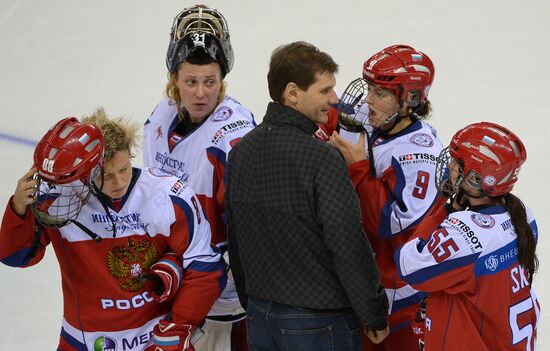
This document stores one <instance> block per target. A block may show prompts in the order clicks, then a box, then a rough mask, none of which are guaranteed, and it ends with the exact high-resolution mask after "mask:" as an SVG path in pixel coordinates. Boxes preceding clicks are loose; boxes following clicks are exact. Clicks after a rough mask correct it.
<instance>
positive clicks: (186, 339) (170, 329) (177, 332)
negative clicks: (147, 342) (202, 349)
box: [152, 319, 196, 351]
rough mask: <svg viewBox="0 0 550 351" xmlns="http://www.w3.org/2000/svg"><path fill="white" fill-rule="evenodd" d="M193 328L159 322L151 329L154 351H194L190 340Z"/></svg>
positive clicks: (187, 325)
mask: <svg viewBox="0 0 550 351" xmlns="http://www.w3.org/2000/svg"><path fill="white" fill-rule="evenodd" d="M195 329H196V328H195V326H193V325H190V324H177V323H173V322H171V321H167V320H164V319H162V320H160V321H159V323H158V324H157V325H156V326H155V328H154V329H153V338H152V340H153V344H154V345H155V347H156V348H155V349H154V350H155V351H194V350H195V348H194V347H193V345H192V343H191V338H192V335H193V331H194V330H195Z"/></svg>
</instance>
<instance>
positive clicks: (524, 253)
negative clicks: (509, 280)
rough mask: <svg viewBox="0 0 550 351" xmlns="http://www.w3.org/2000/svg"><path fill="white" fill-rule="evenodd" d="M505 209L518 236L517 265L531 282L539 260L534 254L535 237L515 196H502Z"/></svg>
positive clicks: (523, 208) (509, 194)
mask: <svg viewBox="0 0 550 351" xmlns="http://www.w3.org/2000/svg"><path fill="white" fill-rule="evenodd" d="M504 201H505V202H506V208H507V210H508V213H509V214H510V217H511V219H512V224H513V225H514V229H515V230H516V234H517V236H518V251H519V263H520V264H521V265H522V266H523V267H525V268H526V269H527V273H528V274H529V282H530V283H531V282H532V281H533V275H534V274H535V272H536V271H537V270H538V268H539V260H538V258H537V255H536V253H535V248H536V242H535V235H534V233H533V230H532V229H531V226H530V225H529V223H528V222H527V214H526V213H525V206H524V205H523V203H522V202H521V200H520V199H518V198H517V197H516V196H515V195H513V194H511V193H508V194H506V195H504Z"/></svg>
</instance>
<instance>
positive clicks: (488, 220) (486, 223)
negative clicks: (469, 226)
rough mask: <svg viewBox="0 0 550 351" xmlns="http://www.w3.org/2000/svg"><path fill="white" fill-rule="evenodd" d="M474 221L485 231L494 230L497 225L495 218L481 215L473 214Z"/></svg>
mask: <svg viewBox="0 0 550 351" xmlns="http://www.w3.org/2000/svg"><path fill="white" fill-rule="evenodd" d="M472 221H473V222H474V223H475V224H477V225H478V226H480V227H481V228H485V229H489V228H492V227H493V226H494V225H495V219H494V218H493V217H491V216H489V215H484V214H479V213H474V214H472Z"/></svg>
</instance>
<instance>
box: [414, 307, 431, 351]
mask: <svg viewBox="0 0 550 351" xmlns="http://www.w3.org/2000/svg"><path fill="white" fill-rule="evenodd" d="M426 302H427V298H425V299H422V301H420V307H419V308H418V311H416V313H415V314H414V315H413V319H412V322H411V327H412V330H413V333H415V334H416V336H417V337H418V347H419V349H420V351H424V332H425V331H426Z"/></svg>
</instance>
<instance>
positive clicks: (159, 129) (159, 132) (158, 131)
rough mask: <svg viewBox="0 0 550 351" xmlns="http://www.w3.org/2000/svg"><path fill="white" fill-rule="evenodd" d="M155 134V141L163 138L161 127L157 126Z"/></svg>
mask: <svg viewBox="0 0 550 351" xmlns="http://www.w3.org/2000/svg"><path fill="white" fill-rule="evenodd" d="M155 133H156V134H157V138H156V139H155V141H156V140H158V139H159V138H160V139H162V136H163V135H164V134H163V133H162V127H161V126H159V127H158V128H157V129H156V130H155Z"/></svg>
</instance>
